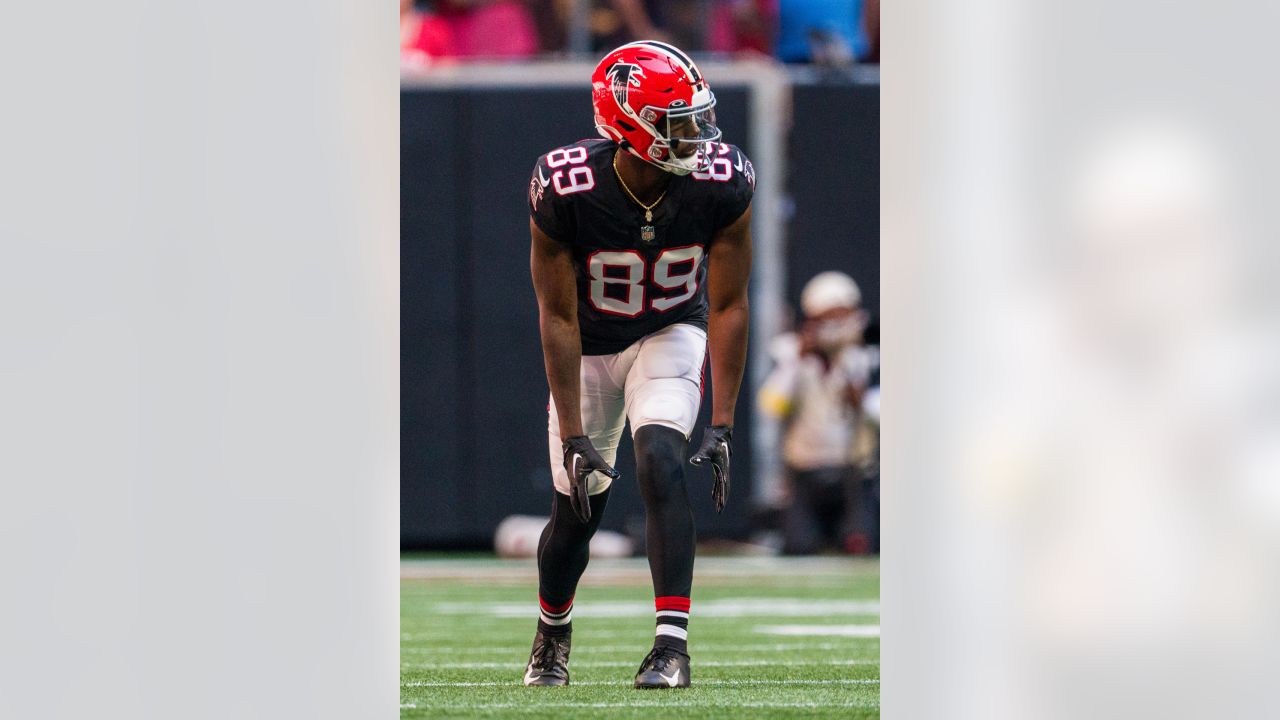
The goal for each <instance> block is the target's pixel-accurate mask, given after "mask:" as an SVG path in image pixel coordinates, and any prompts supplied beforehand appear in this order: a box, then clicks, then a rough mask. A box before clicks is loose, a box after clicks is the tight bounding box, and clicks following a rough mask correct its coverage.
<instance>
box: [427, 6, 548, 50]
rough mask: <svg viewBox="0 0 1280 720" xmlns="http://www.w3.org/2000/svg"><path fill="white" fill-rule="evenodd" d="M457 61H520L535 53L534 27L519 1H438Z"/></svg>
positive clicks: (438, 11)
mask: <svg viewBox="0 0 1280 720" xmlns="http://www.w3.org/2000/svg"><path fill="white" fill-rule="evenodd" d="M436 12H437V14H438V15H439V16H440V19H442V20H443V21H444V22H445V24H446V25H448V27H449V32H450V35H451V36H452V38H453V47H454V51H455V53H456V54H457V55H458V56H459V57H471V58H523V57H530V56H532V55H536V54H537V52H538V33H537V26H536V25H535V24H534V22H533V18H532V16H531V15H530V13H529V10H528V8H526V7H525V5H524V4H523V3H521V2H519V0H438V2H437V3H436Z"/></svg>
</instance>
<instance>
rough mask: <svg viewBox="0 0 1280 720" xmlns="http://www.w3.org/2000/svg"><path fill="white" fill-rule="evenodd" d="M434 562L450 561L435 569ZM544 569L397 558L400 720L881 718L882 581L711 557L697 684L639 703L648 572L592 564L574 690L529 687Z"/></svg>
mask: <svg viewBox="0 0 1280 720" xmlns="http://www.w3.org/2000/svg"><path fill="white" fill-rule="evenodd" d="M437 557H438V556H437ZM536 587H537V582H536V571H535V568H534V566H533V561H531V560H530V561H502V560H494V559H486V558H475V557H470V558H464V559H437V558H435V557H433V558H432V559H412V558H409V557H406V558H405V559H404V560H402V561H401V581H400V629H401V643H400V648H401V649H400V708H401V710H400V715H401V717H402V718H481V717H483V718H497V717H519V718H555V719H556V720H568V719H570V718H598V717H609V718H652V717H657V716H658V714H657V711H655V708H664V707H670V708H676V709H678V711H679V714H678V717H680V718H729V717H734V718H743V717H768V718H791V717H804V718H818V717H822V718H828V717H829V718H835V717H839V718H871V717H879V714H880V710H879V707H880V604H879V596H880V568H879V563H878V561H876V560H865V559H842V558H785V559H783V558H715V557H709V558H699V559H698V561H697V566H696V569H695V577H694V588H693V608H692V611H691V613H690V615H691V618H690V625H689V654H690V656H691V657H692V666H691V670H692V673H691V674H692V676H693V687H691V688H689V689H687V690H635V689H633V688H632V687H631V681H632V678H633V677H634V675H635V672H636V669H637V668H638V666H639V665H640V661H641V660H642V659H643V658H644V655H645V653H646V652H648V650H649V648H650V647H651V646H652V644H653V630H654V627H653V626H654V615H653V593H652V589H651V585H650V579H649V570H648V565H647V564H645V562H644V560H642V559H641V560H614V561H599V560H597V561H593V562H592V564H591V567H590V568H588V570H587V574H586V576H585V577H584V578H583V581H582V583H581V585H580V586H579V587H578V594H577V598H576V599H575V602H574V610H573V627H574V633H573V651H572V655H571V656H570V661H569V673H570V678H571V681H572V685H571V686H569V687H562V688H525V687H522V686H521V684H520V678H521V675H522V674H523V671H524V663H525V661H526V659H527V658H528V655H529V647H530V644H531V643H532V640H533V632H534V626H535V624H536V613H537V610H536V602H537V601H536Z"/></svg>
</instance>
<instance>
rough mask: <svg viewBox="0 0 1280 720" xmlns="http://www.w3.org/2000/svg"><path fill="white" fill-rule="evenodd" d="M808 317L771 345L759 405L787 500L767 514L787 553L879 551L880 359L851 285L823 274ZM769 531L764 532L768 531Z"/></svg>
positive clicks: (808, 302) (810, 295)
mask: <svg viewBox="0 0 1280 720" xmlns="http://www.w3.org/2000/svg"><path fill="white" fill-rule="evenodd" d="M800 309H801V312H802V313H803V318H802V319H801V321H800V322H799V323H798V324H797V327H796V329H795V331H794V332H789V333H785V334H783V335H781V336H779V337H777V338H775V339H774V341H773V344H772V347H771V355H772V356H773V361H774V366H773V370H772V372H771V373H770V374H769V376H768V378H767V379H766V380H765V382H764V385H763V387H761V388H760V392H759V395H758V398H757V401H758V404H759V407H760V410H761V412H763V413H764V414H765V415H766V416H769V417H772V418H774V419H776V420H778V421H779V422H780V424H781V428H782V453H781V454H782V462H783V466H784V468H785V477H784V484H783V492H782V494H781V496H780V497H779V498H778V501H779V502H778V504H777V506H776V507H774V508H771V510H773V511H775V512H772V513H766V514H765V517H769V516H772V517H773V520H772V521H770V520H765V521H764V522H762V523H757V524H758V525H763V526H765V527H767V526H770V525H772V526H773V528H772V529H774V530H777V531H779V532H778V533H776V536H777V537H779V540H780V542H776V543H771V544H773V545H777V546H780V547H778V548H777V549H779V550H781V551H782V552H783V553H786V554H789V555H801V554H809V553H817V552H823V551H836V552H845V553H850V554H855V555H862V554H868V553H879V551H880V443H879V436H880V432H879V428H880V359H879V349H878V347H877V345H876V344H875V343H876V342H878V339H877V338H875V337H869V335H870V333H868V332H867V331H868V329H869V328H868V320H869V315H868V313H867V312H866V311H865V310H864V309H863V308H862V293H861V291H860V290H859V288H858V285H857V283H855V282H854V280H853V278H851V277H849V276H848V275H846V274H844V273H842V272H838V271H828V272H824V273H820V274H818V275H816V276H815V277H814V278H813V279H811V280H810V281H809V282H808V283H807V284H806V285H805V287H804V291H803V292H802V293H801V296H800ZM761 529H764V528H761Z"/></svg>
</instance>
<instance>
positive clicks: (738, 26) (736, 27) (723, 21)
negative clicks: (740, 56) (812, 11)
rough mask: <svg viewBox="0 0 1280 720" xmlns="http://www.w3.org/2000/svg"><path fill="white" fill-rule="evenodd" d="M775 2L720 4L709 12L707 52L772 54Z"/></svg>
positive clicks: (728, 1) (743, 0) (746, 0)
mask: <svg viewBox="0 0 1280 720" xmlns="http://www.w3.org/2000/svg"><path fill="white" fill-rule="evenodd" d="M777 13H778V0H719V1H718V2H716V3H715V6H714V7H713V9H712V11H711V22H710V25H709V26H708V30H707V50H710V51H711V52H718V53H743V52H755V53H760V54H762V55H772V54H773V29H774V26H775V24H776V23H775V22H774V18H776V17H777Z"/></svg>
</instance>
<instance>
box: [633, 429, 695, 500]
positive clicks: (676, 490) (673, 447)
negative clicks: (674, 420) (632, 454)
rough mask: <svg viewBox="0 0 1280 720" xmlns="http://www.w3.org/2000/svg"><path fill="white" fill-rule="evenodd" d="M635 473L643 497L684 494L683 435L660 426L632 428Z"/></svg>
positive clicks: (661, 498)
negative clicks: (633, 432) (633, 434)
mask: <svg viewBox="0 0 1280 720" xmlns="http://www.w3.org/2000/svg"><path fill="white" fill-rule="evenodd" d="M634 440H635V446H636V475H637V476H638V477H639V481H640V490H641V492H642V493H644V495H645V496H646V498H649V499H651V500H658V501H662V500H665V499H668V498H671V497H673V496H676V495H678V496H680V497H683V496H684V454H685V450H686V448H687V447H688V442H687V441H686V440H685V437H684V434H683V433H681V432H680V431H679V430H675V429H673V428H669V427H666V426H663V425H644V426H642V427H640V428H639V429H637V430H636V432H635V436H634Z"/></svg>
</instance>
